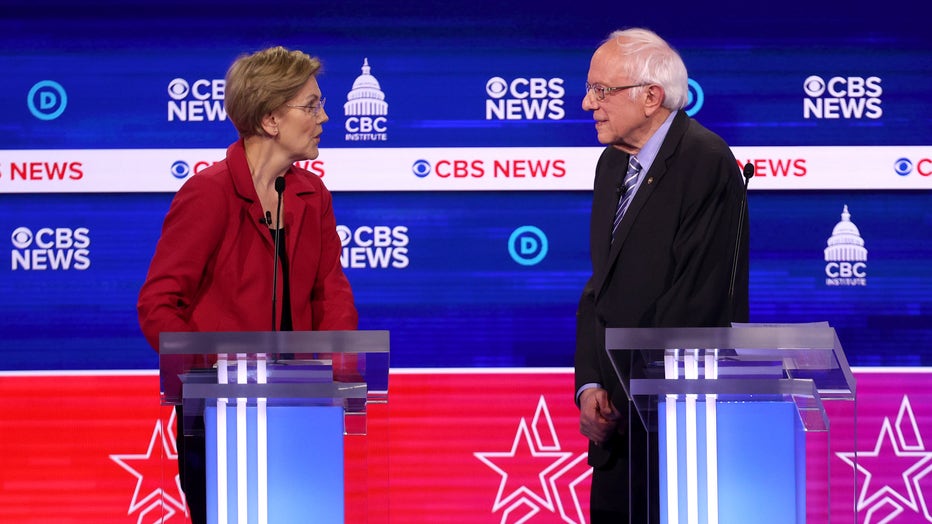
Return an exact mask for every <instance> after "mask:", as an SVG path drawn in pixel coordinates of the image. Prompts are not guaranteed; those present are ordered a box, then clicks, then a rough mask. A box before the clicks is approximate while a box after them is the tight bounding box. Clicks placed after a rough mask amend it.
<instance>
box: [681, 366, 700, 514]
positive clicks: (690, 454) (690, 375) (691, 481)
mask: <svg viewBox="0 0 932 524" xmlns="http://www.w3.org/2000/svg"><path fill="white" fill-rule="evenodd" d="M698 357H699V350H698V349H689V350H686V351H684V352H683V375H684V378H685V379H686V380H696V379H697V378H699V358H698ZM696 397H697V395H695V394H692V395H686V521H687V522H688V524H699V450H698V449H697V448H698V441H697V440H696V436H697V435H698V433H699V432H698V429H697V421H696Z"/></svg>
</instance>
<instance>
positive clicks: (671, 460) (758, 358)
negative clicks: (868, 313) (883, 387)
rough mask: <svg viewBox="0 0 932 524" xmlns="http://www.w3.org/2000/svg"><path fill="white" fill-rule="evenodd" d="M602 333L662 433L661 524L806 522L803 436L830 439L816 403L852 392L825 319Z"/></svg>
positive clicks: (649, 422) (631, 394)
mask: <svg viewBox="0 0 932 524" xmlns="http://www.w3.org/2000/svg"><path fill="white" fill-rule="evenodd" d="M605 343H606V350H607V351H608V354H609V357H610V359H611V361H612V364H613V366H614V367H615V371H616V373H617V374H618V376H619V378H620V379H621V382H622V385H623V386H624V388H625V391H626V393H627V394H628V398H630V399H632V400H633V402H634V404H635V407H636V409H637V412H638V415H639V416H640V419H641V420H640V421H641V423H643V424H644V425H645V427H647V428H648V429H649V430H652V431H654V430H656V431H657V432H658V439H657V440H658V451H659V457H660V471H659V478H658V479H656V480H657V481H659V483H660V486H659V488H660V489H659V493H660V517H661V522H662V523H663V524H743V523H746V522H755V523H756V524H771V523H772V524H791V523H797V524H802V523H805V522H806V514H807V497H806V475H807V471H806V434H807V432H824V433H825V434H826V436H827V438H828V440H829V442H830V440H831V425H830V420H829V417H828V415H827V413H826V411H825V408H824V404H823V401H828V400H847V401H851V404H852V405H853V404H854V400H855V381H854V377H853V375H852V374H851V370H850V368H849V366H848V363H847V359H846V358H845V355H844V351H843V350H842V348H841V344H840V343H839V341H838V337H837V335H836V334H835V330H834V329H833V328H831V327H830V326H829V325H828V324H826V323H815V324H780V325H756V324H743V325H740V326H736V327H731V328H616V329H607V330H606V341H605ZM826 452H828V449H827V450H826ZM824 464H825V465H826V468H827V467H828V464H829V460H828V457H826V460H825V462H824ZM825 478H826V480H827V479H828V475H827V474H825ZM853 482H854V479H853V478H852V484H853ZM828 485H829V486H830V483H829V484H828ZM829 489H830V488H829ZM828 498H830V496H829V497H828ZM826 506H827V507H826V508H824V511H825V512H830V510H831V509H830V505H826ZM830 521H831V520H830V519H829V520H827V522H830Z"/></svg>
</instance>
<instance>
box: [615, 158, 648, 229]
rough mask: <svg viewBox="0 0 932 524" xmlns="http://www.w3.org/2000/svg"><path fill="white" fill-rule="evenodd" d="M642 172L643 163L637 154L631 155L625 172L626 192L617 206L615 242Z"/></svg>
mask: <svg viewBox="0 0 932 524" xmlns="http://www.w3.org/2000/svg"><path fill="white" fill-rule="evenodd" d="M640 172H641V164H640V163H638V159H637V157H636V156H634V155H631V159H630V160H628V172H627V173H625V183H624V193H622V194H621V198H619V199H618V207H617V208H615V223H614V225H613V226H612V241H613V242H614V241H615V230H617V229H618V224H619V223H620V222H621V217H623V216H624V214H625V210H626V209H628V206H629V205H630V204H631V199H633V198H634V186H635V184H637V181H638V173H640Z"/></svg>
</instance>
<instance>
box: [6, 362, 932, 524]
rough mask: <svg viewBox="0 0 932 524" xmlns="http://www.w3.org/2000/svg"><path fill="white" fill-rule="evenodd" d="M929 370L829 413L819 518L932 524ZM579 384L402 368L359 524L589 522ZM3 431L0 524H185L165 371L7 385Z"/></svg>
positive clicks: (356, 486)
mask: <svg viewBox="0 0 932 524" xmlns="http://www.w3.org/2000/svg"><path fill="white" fill-rule="evenodd" d="M929 374H930V370H928V369H922V370H899V371H896V370H872V371H863V370H859V371H858V372H857V373H856V377H857V379H858V388H859V390H858V403H857V412H858V416H857V418H855V417H854V416H853V414H852V412H851V410H852V409H853V406H852V405H851V403H827V404H826V407H827V410H828V411H829V414H830V415H831V416H832V426H831V427H832V430H831V449H829V450H826V449H825V448H826V446H827V444H826V443H827V442H828V439H827V438H825V435H824V434H822V435H810V440H809V451H810V455H809V459H808V466H809V467H808V471H807V473H808V477H809V483H810V485H809V492H808V494H809V497H810V502H811V503H812V502H815V503H816V504H815V505H811V506H810V512H809V520H810V522H815V523H823V522H831V523H832V524H834V523H836V522H838V523H840V522H845V523H851V522H856V521H857V522H888V523H891V524H904V523H929V522H932V444H929V443H928V442H927V441H928V439H929V438H930V436H932V411H930V409H932V408H930V406H932V387H930V386H929V385H928V384H929V383H930V380H929V378H930V377H929ZM572 387H573V386H572V372H571V371H569V370H561V371H559V372H549V371H542V370H517V371H509V372H494V371H492V370H476V371H475V372H471V371H464V372H456V373H449V372H443V373H441V372H432V371H430V370H423V371H417V372H393V373H392V375H391V377H390V398H389V404H387V405H376V406H370V416H369V423H368V428H369V438H368V439H367V442H368V449H366V448H360V447H359V446H358V444H359V441H348V446H347V457H346V458H347V463H348V465H351V466H352V465H355V466H360V465H361V467H362V470H357V471H358V472H357V473H350V474H348V477H347V487H348V490H349V496H348V499H347V512H346V513H347V516H348V519H347V521H348V522H353V523H356V522H367V523H370V524H387V523H391V524H395V523H397V524H402V523H403V524H411V523H415V524H416V523H432V524H433V523H437V522H444V523H469V524H477V523H478V524H481V523H496V524H508V523H518V522H527V523H531V524H535V523H538V524H543V523H551V522H552V523H573V522H584V521H586V520H587V518H586V517H587V511H586V508H587V507H588V487H589V481H590V470H589V468H588V467H587V466H586V464H585V449H584V445H585V441H584V439H583V438H582V437H581V436H580V435H579V432H578V424H579V422H578V413H577V410H576V407H575V406H574V405H573V403H572ZM0 421H2V423H0V522H17V523H26V524H33V523H48V522H55V523H88V524H109V523H120V524H122V523H154V522H156V521H158V520H159V519H160V518H161V519H163V520H162V522H164V523H167V524H172V523H175V524H181V523H182V522H184V517H183V512H182V509H181V508H182V507H183V504H182V502H181V498H180V494H179V491H178V487H177V484H176V483H175V470H173V469H170V470H169V472H168V473H167V474H165V475H163V473H162V466H163V464H162V459H161V456H162V454H167V455H169V456H172V454H173V453H174V447H173V446H174V442H173V441H174V420H173V419H172V410H171V408H169V407H163V406H160V405H159V401H158V377H157V376H155V374H154V373H153V374H151V375H148V374H147V375H110V376H108V375H80V376H78V375H74V376H53V375H41V376H24V375H20V374H6V375H0ZM364 452H367V453H368V456H366V455H365V453H364ZM855 452H857V453H858V457H857V461H856V462H855V457H854V454H855ZM169 466H170V467H172V466H174V464H172V463H171V462H170V463H169ZM823 472H824V473H823ZM825 479H830V480H829V481H828V483H829V484H830V486H831V492H829V490H828V489H827V488H828V486H826V485H825V484H826V480H825ZM855 480H857V482H858V484H857V486H853V484H854V481H855ZM161 495H164V496H161ZM829 497H830V499H831V504H830V507H831V509H832V514H831V519H830V520H829V519H828V518H827V517H828V514H827V507H826V505H825V501H826V499H828V498H829ZM389 510H390V516H389ZM855 513H857V516H856V518H855V515H854V514H855Z"/></svg>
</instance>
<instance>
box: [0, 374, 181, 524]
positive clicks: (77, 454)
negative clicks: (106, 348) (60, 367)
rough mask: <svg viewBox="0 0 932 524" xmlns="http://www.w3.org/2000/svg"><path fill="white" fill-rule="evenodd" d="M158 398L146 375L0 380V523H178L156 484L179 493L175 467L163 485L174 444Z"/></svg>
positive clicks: (152, 379) (166, 414)
mask: <svg viewBox="0 0 932 524" xmlns="http://www.w3.org/2000/svg"><path fill="white" fill-rule="evenodd" d="M158 391H159V390H158V377H156V376H154V375H152V376H126V375H123V376H100V375H88V376H83V375H82V376H0V414H2V420H3V429H2V431H0V457H2V460H3V466H2V468H0V522H17V523H23V524H26V523H49V522H55V523H78V522H81V523H84V522H86V523H92V522H93V523H101V524H107V523H120V524H124V523H127V522H137V521H138V522H154V521H156V520H158V515H162V514H163V511H164V514H165V515H171V514H172V513H175V514H177V515H179V516H178V517H176V518H175V519H174V520H171V521H168V522H181V521H182V520H181V518H179V517H180V510H181V508H180V507H177V506H176V507H174V508H173V507H163V506H162V505H161V502H160V500H161V497H160V496H159V490H161V489H163V486H166V487H165V490H166V494H167V495H169V496H170V497H172V498H173V499H174V500H178V499H180V494H179V491H178V489H177V485H175V483H174V482H173V478H174V475H175V474H176V472H177V468H175V469H174V470H169V473H168V476H169V477H170V479H169V481H168V482H164V483H163V482H162V478H161V476H162V459H161V457H162V450H163V449H165V446H166V445H168V446H169V449H170V450H172V451H173V446H174V437H173V433H171V432H165V431H164V428H165V427H166V426H167V425H168V423H169V420H170V417H171V412H172V411H171V409H170V408H167V407H162V406H160V405H159V395H158ZM163 436H164V437H165V438H164V439H163ZM166 443H167V444H166ZM150 444H151V446H150ZM171 466H172V464H169V467H171ZM130 470H132V471H136V472H137V474H138V475H136V474H133V473H131V471H130ZM140 517H142V519H140Z"/></svg>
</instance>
